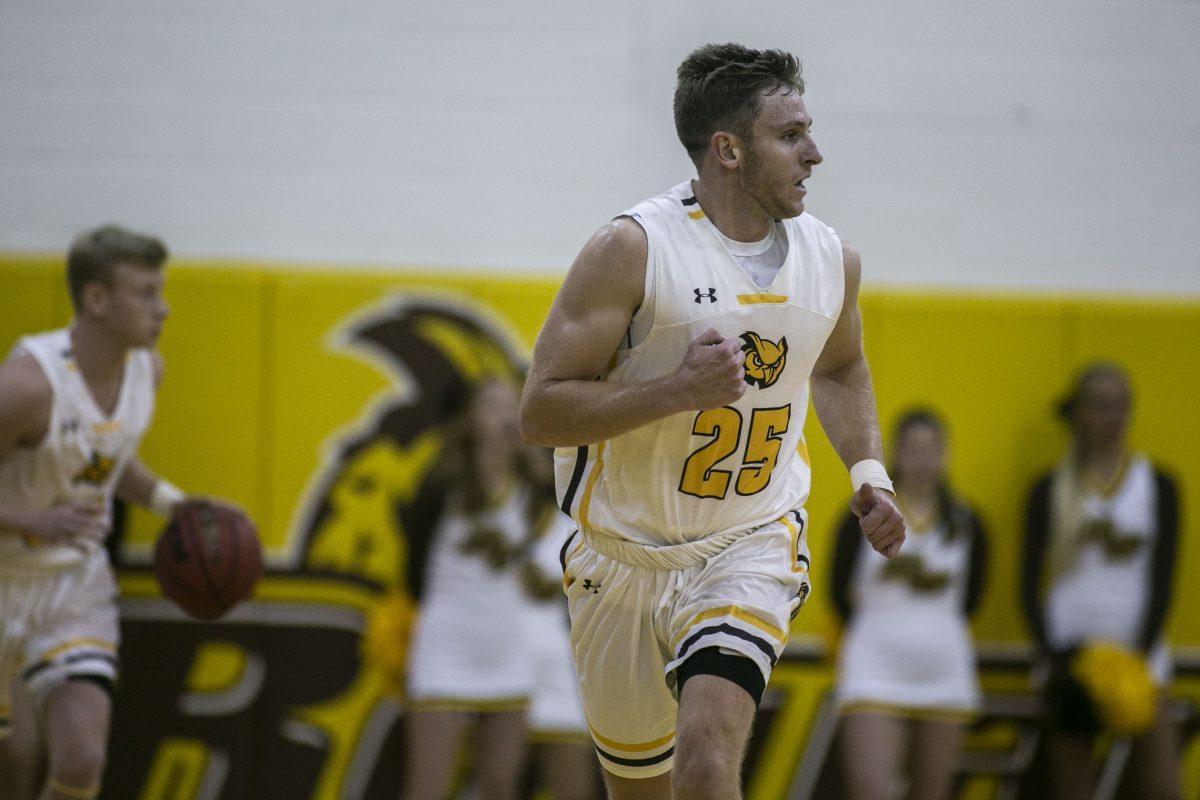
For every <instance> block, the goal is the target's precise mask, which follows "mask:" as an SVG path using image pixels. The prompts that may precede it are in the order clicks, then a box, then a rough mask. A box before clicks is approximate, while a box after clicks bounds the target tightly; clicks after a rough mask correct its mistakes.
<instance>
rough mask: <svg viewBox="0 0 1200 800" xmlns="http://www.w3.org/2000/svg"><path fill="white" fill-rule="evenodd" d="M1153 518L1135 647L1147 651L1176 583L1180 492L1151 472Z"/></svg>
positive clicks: (1163, 620) (1159, 628) (1166, 478)
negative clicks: (1154, 527) (1153, 534)
mask: <svg viewBox="0 0 1200 800" xmlns="http://www.w3.org/2000/svg"><path fill="white" fill-rule="evenodd" d="M1154 491H1155V494H1156V495H1157V497H1155V507H1154V510H1155V515H1156V516H1157V518H1158V536H1157V537H1155V541H1154V551H1153V554H1152V555H1151V557H1150V575H1149V581H1150V583H1149V584H1148V585H1149V587H1150V601H1149V602H1148V603H1146V616H1145V617H1144V618H1143V620H1142V629H1141V631H1140V632H1139V634H1140V635H1139V636H1138V646H1139V647H1141V649H1142V650H1144V651H1149V650H1150V648H1151V647H1153V646H1154V644H1155V642H1157V641H1158V637H1159V634H1161V633H1162V629H1163V625H1164V623H1166V621H1167V609H1168V608H1169V607H1170V605H1171V588H1172V585H1173V584H1174V581H1175V553H1176V551H1177V550H1178V549H1179V516H1180V515H1179V491H1178V489H1177V488H1176V487H1175V481H1173V480H1172V479H1171V477H1170V476H1169V475H1167V474H1166V473H1164V472H1162V471H1161V470H1158V469H1155V470H1154Z"/></svg>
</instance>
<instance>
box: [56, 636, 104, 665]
mask: <svg viewBox="0 0 1200 800" xmlns="http://www.w3.org/2000/svg"><path fill="white" fill-rule="evenodd" d="M76 647H94V648H95V649H97V650H103V651H104V652H106V653H116V652H117V647H116V645H114V644H113V643H112V642H110V641H108V640H106V639H86V638H84V639H71V640H69V641H66V642H63V643H62V644H60V645H59V646H58V647H55V648H54V649H52V650H48V651H46V652H45V653H42V657H41V658H39V659H38V663H41V662H43V661H53V660H54V659H55V657H56V656H59V655H62V654H63V653H65V652H67V651H68V650H74V649H75V648H76Z"/></svg>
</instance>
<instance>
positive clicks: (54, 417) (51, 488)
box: [0, 328, 155, 566]
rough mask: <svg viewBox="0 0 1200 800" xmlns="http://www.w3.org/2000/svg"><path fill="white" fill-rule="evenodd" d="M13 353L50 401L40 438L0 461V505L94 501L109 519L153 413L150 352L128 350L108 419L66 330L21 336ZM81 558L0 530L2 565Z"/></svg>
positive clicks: (71, 550) (68, 550)
mask: <svg viewBox="0 0 1200 800" xmlns="http://www.w3.org/2000/svg"><path fill="white" fill-rule="evenodd" d="M16 350H20V351H23V352H27V353H29V354H30V355H32V356H33V357H34V359H35V360H36V361H37V363H38V365H39V366H40V367H41V368H42V372H44V373H45V375H46V379H47V380H48V381H49V382H50V387H51V389H52V390H53V394H54V399H53V401H52V404H51V412H50V424H49V427H48V428H47V429H46V436H45V438H43V439H42V441H41V442H40V443H38V444H37V445H36V446H34V447H18V448H16V449H14V450H13V451H12V452H11V453H9V455H8V456H7V457H6V458H5V459H4V460H3V461H0V502H3V503H4V504H5V505H7V506H10V507H12V508H20V509H49V508H53V507H55V506H58V505H64V504H67V503H77V504H81V505H89V506H97V507H100V508H102V509H103V512H104V514H105V516H106V517H108V518H110V519H111V514H112V498H113V491H114V489H115V487H116V483H117V480H118V478H119V477H120V476H121V473H122V472H124V470H125V466H126V464H128V463H129V460H130V459H131V458H133V457H134V455H136V453H137V450H138V445H139V444H140V443H141V441H142V435H143V434H144V433H145V432H146V429H147V428H148V427H149V426H150V419H151V416H152V415H153V412H154V392H155V386H154V361H153V356H152V355H151V353H150V351H148V350H132V351H130V353H129V355H128V356H127V358H126V359H125V371H124V374H123V375H122V378H121V392H120V396H119V398H118V400H117V405H116V407H115V408H114V409H113V413H112V415H111V416H110V415H107V414H105V413H103V412H102V411H101V410H100V409H99V408H98V407H97V405H96V401H95V400H94V399H93V398H92V393H91V390H90V389H89V388H88V386H87V384H86V383H85V382H84V380H83V375H81V374H80V372H79V369H78V367H77V366H76V363H75V358H74V354H73V353H72V352H71V338H70V332H69V331H68V330H67V329H65V328H64V329H62V330H57V331H51V332H49V333H41V334H37V335H34V336H27V337H25V338H23V339H21V340H20V341H19V342H18V343H17V348H16ZM14 352H15V351H14ZM98 546H99V545H97V547H98ZM83 558H84V555H83V554H82V553H80V552H79V551H78V550H77V549H75V548H73V547H67V546H65V545H64V546H47V545H42V544H39V543H37V542H34V541H33V540H31V539H29V538H27V537H24V536H20V535H12V534H10V533H4V534H0V561H2V562H4V563H7V564H14V563H16V564H21V565H24V564H30V565H37V564H41V565H46V566H52V565H58V564H69V563H74V562H77V561H80V560H82V559H83Z"/></svg>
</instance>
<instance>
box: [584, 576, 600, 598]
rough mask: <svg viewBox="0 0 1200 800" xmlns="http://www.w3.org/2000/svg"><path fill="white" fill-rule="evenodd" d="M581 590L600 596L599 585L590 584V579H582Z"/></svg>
mask: <svg viewBox="0 0 1200 800" xmlns="http://www.w3.org/2000/svg"><path fill="white" fill-rule="evenodd" d="M583 588H584V589H586V590H587V591H589V592H591V593H592V594H600V584H598V583H592V579H591V578H584V579H583Z"/></svg>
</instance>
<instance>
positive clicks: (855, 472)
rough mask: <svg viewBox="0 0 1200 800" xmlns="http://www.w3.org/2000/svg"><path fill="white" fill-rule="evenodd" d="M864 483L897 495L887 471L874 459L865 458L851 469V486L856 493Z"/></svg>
mask: <svg viewBox="0 0 1200 800" xmlns="http://www.w3.org/2000/svg"><path fill="white" fill-rule="evenodd" d="M864 483H869V484H871V485H872V486H874V487H875V488H876V489H883V490H885V491H888V492H891V493H892V494H895V493H896V490H895V489H894V488H893V487H892V479H891V478H889V477H888V474H887V469H886V468H885V467H884V466H883V464H880V463H879V462H878V461H876V460H875V459H873V458H864V459H863V460H862V461H859V462H858V463H857V464H855V465H854V466H853V467H851V468H850V485H851V486H853V487H854V491H856V492H857V491H858V489H859V487H860V486H862V485H863V484H864Z"/></svg>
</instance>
